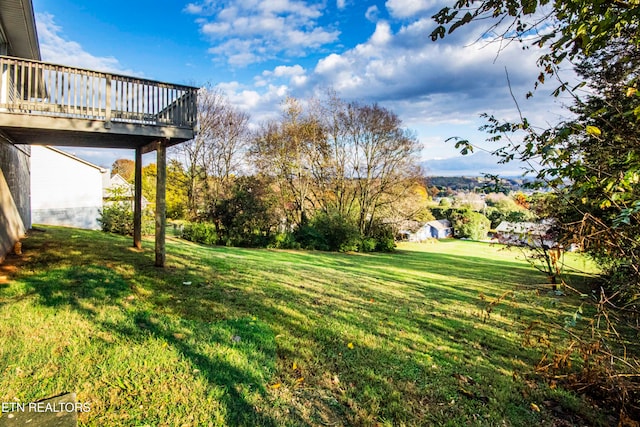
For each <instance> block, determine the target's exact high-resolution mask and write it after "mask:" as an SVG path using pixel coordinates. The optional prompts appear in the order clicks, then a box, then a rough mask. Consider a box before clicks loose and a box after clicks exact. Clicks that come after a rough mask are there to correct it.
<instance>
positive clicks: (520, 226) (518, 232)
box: [495, 221, 557, 248]
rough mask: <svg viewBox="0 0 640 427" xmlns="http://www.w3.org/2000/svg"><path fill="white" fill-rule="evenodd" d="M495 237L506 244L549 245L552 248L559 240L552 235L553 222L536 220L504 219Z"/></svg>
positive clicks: (497, 228)
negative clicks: (516, 220)
mask: <svg viewBox="0 0 640 427" xmlns="http://www.w3.org/2000/svg"><path fill="white" fill-rule="evenodd" d="M495 237H496V238H497V239H498V242H500V243H503V244H506V245H519V246H533V247H540V246H543V245H544V246H547V247H549V248H552V247H554V246H556V245H557V242H556V241H555V240H554V239H553V236H552V235H551V224H549V223H535V222H508V221H502V222H501V223H500V224H499V225H498V226H497V227H496V232H495Z"/></svg>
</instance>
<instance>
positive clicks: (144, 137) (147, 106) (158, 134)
mask: <svg viewBox="0 0 640 427" xmlns="http://www.w3.org/2000/svg"><path fill="white" fill-rule="evenodd" d="M0 72H1V75H0V129H2V131H3V132H4V133H5V134H7V136H8V137H9V138H11V139H12V140H13V142H16V143H22V144H49V145H71V146H74V145H75V146H85V147H103V148H139V147H142V146H145V145H147V144H149V143H151V142H154V141H157V140H160V139H162V140H165V141H168V145H173V144H177V143H179V142H183V141H186V140H189V139H191V138H193V135H194V130H193V129H194V126H195V123H196V115H197V107H196V102H197V90H198V89H197V88H195V87H190V86H183V85H175V84H168V83H162V82H157V81H153V80H145V79H140V78H136V77H128V76H122V75H117V74H111V73H104V72H99V71H92V70H85V69H81V68H75V67H67V66H62V65H55V64H48V63H44V62H40V61H33V60H28V59H22V58H13V57H7V56H0Z"/></svg>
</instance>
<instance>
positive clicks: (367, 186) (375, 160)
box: [342, 102, 421, 235]
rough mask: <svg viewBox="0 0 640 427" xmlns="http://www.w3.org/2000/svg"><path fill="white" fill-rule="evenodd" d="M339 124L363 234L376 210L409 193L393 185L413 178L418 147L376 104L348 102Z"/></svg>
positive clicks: (413, 139) (411, 134) (416, 175)
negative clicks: (346, 149) (346, 150)
mask: <svg viewBox="0 0 640 427" xmlns="http://www.w3.org/2000/svg"><path fill="white" fill-rule="evenodd" d="M342 124H343V126H344V138H346V141H347V147H348V155H349V158H348V161H349V163H350V169H351V170H350V173H351V174H352V176H351V177H350V178H352V179H353V180H354V183H355V197H356V199H357V201H358V208H359V209H358V215H357V217H358V227H359V228H360V232H361V233H362V234H364V235H367V234H368V232H369V231H370V230H371V226H372V224H373V222H374V220H375V219H376V213H377V210H378V209H379V208H380V207H382V206H384V205H388V204H392V203H395V202H397V200H399V199H400V198H402V197H404V196H405V195H406V194H407V192H408V191H409V189H408V188H407V187H406V186H405V187H404V188H402V189H399V188H398V187H397V186H396V185H395V184H396V183H399V182H404V181H406V180H411V179H417V177H418V175H419V174H418V168H417V166H416V164H417V162H416V158H415V156H416V154H417V152H418V151H419V149H420V148H421V146H420V144H419V143H418V141H417V139H416V137H415V135H414V134H413V133H411V132H410V131H408V130H405V129H403V128H402V127H401V124H402V122H401V120H400V118H399V117H398V116H397V115H396V114H395V113H393V112H391V111H389V110H387V109H386V108H384V107H381V106H380V105H378V104H373V105H360V104H358V103H355V102H354V103H350V104H349V105H347V108H346V110H345V112H344V113H343V114H342ZM394 190H395V191H394Z"/></svg>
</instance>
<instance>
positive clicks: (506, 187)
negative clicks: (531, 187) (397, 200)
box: [425, 176, 529, 192]
mask: <svg viewBox="0 0 640 427" xmlns="http://www.w3.org/2000/svg"><path fill="white" fill-rule="evenodd" d="M526 182H529V180H527V179H525V178H522V177H520V178H500V181H499V182H495V181H492V180H490V179H488V178H485V177H482V176H427V177H425V183H426V185H427V186H428V187H436V188H438V189H440V190H446V189H451V190H453V191H474V192H492V191H503V192H509V191H518V190H521V189H522V188H523V185H524V184H525V183H526Z"/></svg>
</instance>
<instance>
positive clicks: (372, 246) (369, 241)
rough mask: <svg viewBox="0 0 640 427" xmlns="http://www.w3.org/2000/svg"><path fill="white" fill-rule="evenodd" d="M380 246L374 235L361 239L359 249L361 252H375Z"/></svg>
mask: <svg viewBox="0 0 640 427" xmlns="http://www.w3.org/2000/svg"><path fill="white" fill-rule="evenodd" d="M377 246H378V241H377V240H376V239H374V238H373V237H364V238H362V240H360V245H359V246H358V249H359V251H360V252H373V251H375V250H376V247H377Z"/></svg>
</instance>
